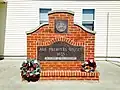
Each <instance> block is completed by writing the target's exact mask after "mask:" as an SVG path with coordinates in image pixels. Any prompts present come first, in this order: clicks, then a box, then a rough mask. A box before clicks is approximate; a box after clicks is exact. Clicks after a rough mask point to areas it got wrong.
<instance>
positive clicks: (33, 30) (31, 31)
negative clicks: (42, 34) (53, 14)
mask: <svg viewBox="0 0 120 90" xmlns="http://www.w3.org/2000/svg"><path fill="white" fill-rule="evenodd" d="M45 25H48V23H42V24H40V25H39V26H38V27H36V28H35V29H32V30H30V31H26V34H27V35H28V34H31V33H33V32H35V31H36V30H37V29H38V28H41V27H42V26H45Z"/></svg>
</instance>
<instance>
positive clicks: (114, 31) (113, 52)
mask: <svg viewBox="0 0 120 90" xmlns="http://www.w3.org/2000/svg"><path fill="white" fill-rule="evenodd" d="M39 8H52V10H58V9H59V10H60V9H62V10H64V9H65V10H72V11H74V12H75V15H74V22H77V23H79V24H81V23H82V22H81V21H82V9H84V8H88V9H89V8H92V9H95V31H96V36H95V37H96V38H95V56H96V57H97V56H100V57H101V56H102V57H103V56H104V57H105V56H106V41H107V40H106V38H107V30H108V31H109V33H108V56H112V57H115V56H117V57H119V56H120V55H119V51H120V47H119V46H120V40H119V38H120V31H119V29H120V25H119V24H120V1H8V8H7V25H6V35H5V53H4V55H8V56H26V55H27V46H26V45H27V42H26V33H25V32H26V31H29V30H31V29H34V28H35V27H37V26H39ZM108 12H109V22H107V21H108V20H107V15H108ZM101 60H102V59H101Z"/></svg>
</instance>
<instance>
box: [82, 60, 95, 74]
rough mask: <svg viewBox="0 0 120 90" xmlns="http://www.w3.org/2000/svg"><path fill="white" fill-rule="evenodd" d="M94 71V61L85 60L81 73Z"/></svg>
mask: <svg viewBox="0 0 120 90" xmlns="http://www.w3.org/2000/svg"><path fill="white" fill-rule="evenodd" d="M95 69H96V62H95V61H94V60H87V61H85V62H84V63H83V64H82V68H81V70H82V71H85V72H94V71H95Z"/></svg>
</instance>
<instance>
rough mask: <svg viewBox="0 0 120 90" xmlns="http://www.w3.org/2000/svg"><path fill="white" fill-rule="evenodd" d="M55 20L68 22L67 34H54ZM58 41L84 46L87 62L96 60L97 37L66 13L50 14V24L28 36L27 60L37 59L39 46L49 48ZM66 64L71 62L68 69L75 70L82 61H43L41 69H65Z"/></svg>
mask: <svg viewBox="0 0 120 90" xmlns="http://www.w3.org/2000/svg"><path fill="white" fill-rule="evenodd" d="M55 20H68V33H67V34H58V33H57V34H56V33H54V24H55ZM56 41H66V42H67V43H69V44H72V45H74V46H84V56H85V57H84V58H85V60H89V59H94V41H95V35H94V34H93V33H89V32H87V31H85V30H83V28H81V27H80V26H78V25H75V24H74V15H72V14H70V13H65V12H64V13H62V12H57V13H51V14H49V24H46V25H43V26H42V27H40V28H38V29H37V30H35V31H34V32H32V33H29V34H27V58H36V56H37V55H36V48H37V46H47V45H50V44H52V43H54V42H56ZM66 62H69V63H67V64H68V66H67V67H71V68H72V69H74V67H75V68H78V66H79V65H80V63H81V62H80V61H71V62H70V61H62V62H61V61H56V62H55V61H41V67H42V68H43V69H47V68H48V69H52V68H56V67H57V69H59V67H60V65H61V67H63V68H64V67H65V65H66V64H65V63H66ZM55 64H56V65H55ZM73 66H74V67H73Z"/></svg>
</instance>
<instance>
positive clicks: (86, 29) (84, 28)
mask: <svg viewBox="0 0 120 90" xmlns="http://www.w3.org/2000/svg"><path fill="white" fill-rule="evenodd" d="M74 25H76V26H79V27H81V28H83V30H84V31H87V32H88V33H91V34H96V32H95V31H92V30H90V29H88V28H86V27H85V26H83V25H80V24H78V23H74Z"/></svg>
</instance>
